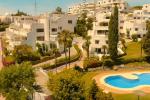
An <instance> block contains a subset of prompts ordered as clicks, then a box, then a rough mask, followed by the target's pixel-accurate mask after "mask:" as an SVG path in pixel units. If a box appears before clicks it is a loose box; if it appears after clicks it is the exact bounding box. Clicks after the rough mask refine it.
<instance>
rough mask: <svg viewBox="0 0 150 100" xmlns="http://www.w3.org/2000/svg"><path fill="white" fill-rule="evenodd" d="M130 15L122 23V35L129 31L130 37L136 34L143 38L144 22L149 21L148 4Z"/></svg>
mask: <svg viewBox="0 0 150 100" xmlns="http://www.w3.org/2000/svg"><path fill="white" fill-rule="evenodd" d="M130 15H131V16H127V17H126V20H125V22H124V26H123V28H124V29H123V30H124V33H126V34H127V31H129V33H130V36H132V35H133V34H136V35H138V37H143V36H144V35H145V34H146V32H147V30H146V21H147V20H150V4H145V5H143V8H142V9H141V10H134V11H133V13H132V14H130Z"/></svg>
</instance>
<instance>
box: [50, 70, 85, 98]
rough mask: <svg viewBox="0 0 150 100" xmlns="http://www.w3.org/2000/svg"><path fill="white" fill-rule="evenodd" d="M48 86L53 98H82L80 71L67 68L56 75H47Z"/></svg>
mask: <svg viewBox="0 0 150 100" xmlns="http://www.w3.org/2000/svg"><path fill="white" fill-rule="evenodd" d="M49 76H50V77H49V82H48V87H49V89H50V91H52V92H53V95H54V98H55V100H84V99H82V98H83V86H82V85H83V84H82V82H81V79H80V78H79V77H80V76H81V73H80V72H78V71H76V70H71V71H70V70H68V71H66V72H64V73H59V74H57V75H49Z"/></svg>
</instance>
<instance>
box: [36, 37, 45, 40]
mask: <svg viewBox="0 0 150 100" xmlns="http://www.w3.org/2000/svg"><path fill="white" fill-rule="evenodd" d="M36 39H37V40H38V41H44V36H38V37H37V38H36Z"/></svg>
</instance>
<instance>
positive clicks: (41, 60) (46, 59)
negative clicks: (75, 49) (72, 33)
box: [31, 54, 61, 65]
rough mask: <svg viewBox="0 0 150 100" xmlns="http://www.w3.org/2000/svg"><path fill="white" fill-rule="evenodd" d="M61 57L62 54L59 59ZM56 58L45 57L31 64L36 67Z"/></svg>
mask: <svg viewBox="0 0 150 100" xmlns="http://www.w3.org/2000/svg"><path fill="white" fill-rule="evenodd" d="M60 56H61V54H59V55H58V56H57V57H60ZM54 58H55V56H54V55H52V56H44V57H42V58H41V59H40V60H37V61H32V62H31V63H32V65H36V64H39V63H42V62H45V61H48V60H52V59H54Z"/></svg>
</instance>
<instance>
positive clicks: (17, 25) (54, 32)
mask: <svg viewBox="0 0 150 100" xmlns="http://www.w3.org/2000/svg"><path fill="white" fill-rule="evenodd" d="M76 20H77V16H76V15H71V14H55V13H51V14H49V13H46V14H43V15H41V16H39V17H37V18H35V17H30V16H28V17H27V16H26V17H23V16H22V17H20V18H16V19H15V20H14V23H12V24H11V25H10V27H9V28H8V29H7V31H6V35H7V38H8V40H9V45H10V46H9V47H10V49H13V48H14V46H15V45H20V44H28V45H31V46H32V47H33V49H36V43H41V44H42V43H45V44H47V45H48V46H50V43H52V44H56V45H57V46H58V47H59V48H60V46H59V44H58V41H57V36H58V32H61V31H62V30H69V31H70V32H74V27H75V25H76ZM60 49H61V48H60Z"/></svg>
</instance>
